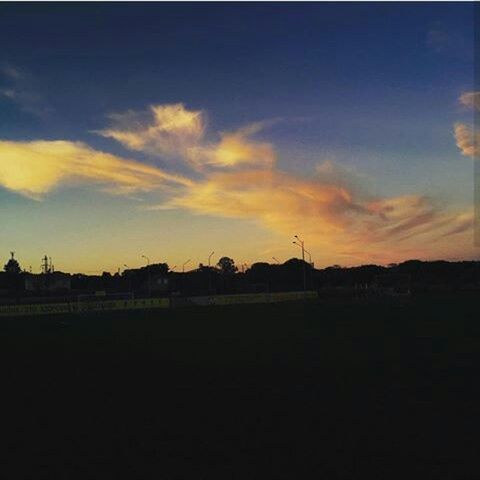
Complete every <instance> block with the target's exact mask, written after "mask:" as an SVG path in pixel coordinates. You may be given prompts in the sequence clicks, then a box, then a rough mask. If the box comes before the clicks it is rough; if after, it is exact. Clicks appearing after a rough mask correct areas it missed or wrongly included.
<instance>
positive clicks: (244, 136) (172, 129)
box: [96, 103, 276, 170]
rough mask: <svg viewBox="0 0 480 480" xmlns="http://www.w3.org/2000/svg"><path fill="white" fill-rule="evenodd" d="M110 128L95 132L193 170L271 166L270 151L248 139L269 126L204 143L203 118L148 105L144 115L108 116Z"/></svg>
mask: <svg viewBox="0 0 480 480" xmlns="http://www.w3.org/2000/svg"><path fill="white" fill-rule="evenodd" d="M109 117H110V119H111V121H112V125H111V126H110V127H109V128H106V129H103V130H98V131H96V133H98V134H99V135H102V136H103V137H107V138H112V139H114V140H116V141H118V142H120V143H121V144H122V145H123V146H124V147H126V148H128V149H130V150H134V151H139V152H144V153H147V154H150V155H153V156H158V157H163V158H169V159H173V160H178V159H181V160H183V161H185V162H187V163H188V164H189V165H190V166H192V167H194V168H195V169H198V170H201V169H203V168H232V167H238V166H244V165H257V166H260V165H263V166H266V167H269V166H272V165H273V164H274V162H275V160H276V155H275V152H274V149H273V147H272V146H271V145H270V144H269V143H266V142H259V141H255V140H253V139H252V138H251V137H252V135H255V134H256V133H258V132H259V131H261V130H262V129H263V128H265V127H266V126H268V125H269V124H270V123H271V122H256V123H252V124H250V125H247V126H246V127H243V128H240V129H239V130H237V131H235V132H222V133H220V134H219V136H220V139H219V140H218V141H208V140H207V139H206V130H207V121H206V115H205V113H204V112H202V111H200V110H188V109H187V108H185V106H184V105H183V104H181V103H178V104H172V105H151V106H150V107H149V109H148V110H147V111H146V112H135V111H128V112H125V113H121V114H112V115H109Z"/></svg>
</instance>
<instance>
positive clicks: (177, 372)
mask: <svg viewBox="0 0 480 480" xmlns="http://www.w3.org/2000/svg"><path fill="white" fill-rule="evenodd" d="M479 310H480V309H479V308H478V299H477V298H475V297H474V296H473V295H462V296H460V295H457V296H438V297H433V296H430V297H427V296H424V297H419V298H412V299H410V300H408V302H406V303H387V302H384V303H382V304H380V303H377V304H358V303H354V302H350V303H348V302H340V301H330V302H325V301H323V302H322V301H319V302H314V303H306V304H296V303H285V304H278V305H255V306H253V305H244V306H231V307H203V308H197V309H178V310H171V311H170V310H168V311H143V312H135V313H128V312H122V313H115V314H111V315H106V314H91V315H89V316H72V317H57V316H56V317H53V316H52V317H49V318H41V317H37V318H21V319H20V318H16V319H1V320H0V335H1V350H2V353H3V355H2V359H3V360H2V376H1V385H2V388H1V392H2V393H1V395H2V400H3V403H4V406H3V407H2V418H3V420H2V424H1V432H2V437H3V439H4V441H5V442H6V446H5V447H4V449H3V454H4V455H3V456H4V460H3V462H2V465H1V469H2V471H1V472H0V474H1V475H0V476H1V478H5V479H9V480H10V479H14V478H15V479H16V478H22V479H36V480H37V479H49V480H53V479H109V478H118V477H119V476H120V475H123V476H127V477H128V478H132V479H135V478H152V479H153V478H155V479H161V480H163V479H166V480H168V479H195V480H196V479H222V480H227V479H266V478H274V479H296V478H319V479H336V478H363V477H364V476H365V475H368V477H366V478H378V479H391V478H413V477H414V476H415V477H417V478H432V479H433V478H435V479H438V478H452V479H461V478H476V477H477V476H478V473H477V471H478V465H477V461H476V458H475V457H476V456H477V450H478V437H479V434H478V431H479V429H478V427H479V423H480V422H479V420H478V417H479V399H480V395H479V392H480V387H479V359H480V348H479V347H480V345H479V337H480V323H479V321H478V318H476V316H478V311H479Z"/></svg>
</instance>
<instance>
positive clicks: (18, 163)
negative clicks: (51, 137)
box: [0, 140, 191, 199]
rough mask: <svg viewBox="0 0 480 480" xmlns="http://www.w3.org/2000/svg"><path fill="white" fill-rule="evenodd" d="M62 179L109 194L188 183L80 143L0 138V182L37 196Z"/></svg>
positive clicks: (186, 180)
mask: <svg viewBox="0 0 480 480" xmlns="http://www.w3.org/2000/svg"><path fill="white" fill-rule="evenodd" d="M65 182H70V183H73V182H88V183H96V184H100V185H102V186H104V188H108V190H109V191H110V192H112V193H130V192H135V191H149V190H153V189H156V188H158V187H159V186H160V185H162V184H164V183H165V182H170V183H173V184H180V185H189V184H190V183H191V182H190V181H189V180H188V179H186V178H183V177H180V176H177V175H172V174H169V173H166V172H164V171H162V170H160V169H158V168H156V167H151V166H148V165H145V164H142V163H139V162H135V161H132V160H126V159H124V158H121V157H117V156H115V155H111V154H109V153H105V152H100V151H97V150H94V149H92V148H90V147H89V146H88V145H85V144H84V143H81V142H68V141H42V140H40V141H33V142H10V141H0V185H1V186H3V187H5V188H7V189H9V190H13V191H16V192H19V193H21V194H23V195H26V196H28V197H31V198H37V199H38V198H41V197H42V196H44V195H45V194H46V193H48V192H50V191H51V190H53V189H54V188H55V187H57V186H58V185H60V184H63V183H65Z"/></svg>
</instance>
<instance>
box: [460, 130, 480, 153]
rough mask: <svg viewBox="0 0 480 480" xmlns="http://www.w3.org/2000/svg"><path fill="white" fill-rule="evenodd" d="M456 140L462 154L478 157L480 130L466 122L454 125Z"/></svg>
mask: <svg viewBox="0 0 480 480" xmlns="http://www.w3.org/2000/svg"><path fill="white" fill-rule="evenodd" d="M454 134H455V140H456V142H457V147H458V148H459V149H460V151H461V152H462V155H465V156H466V157H471V158H477V157H478V146H479V145H480V132H475V130H474V128H473V127H471V126H469V125H466V124H464V123H456V124H455V125H454Z"/></svg>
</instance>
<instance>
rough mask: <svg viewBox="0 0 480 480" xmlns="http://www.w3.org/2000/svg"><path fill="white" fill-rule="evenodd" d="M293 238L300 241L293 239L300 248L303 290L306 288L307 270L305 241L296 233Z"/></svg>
mask: <svg viewBox="0 0 480 480" xmlns="http://www.w3.org/2000/svg"><path fill="white" fill-rule="evenodd" d="M295 238H296V239H297V240H298V241H299V242H300V243H298V242H296V241H293V242H292V243H294V244H295V245H298V246H299V247H300V248H301V249H302V266H303V291H304V292H305V291H306V290H307V272H306V270H305V242H304V241H303V240H301V239H300V238H299V237H298V235H295Z"/></svg>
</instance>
